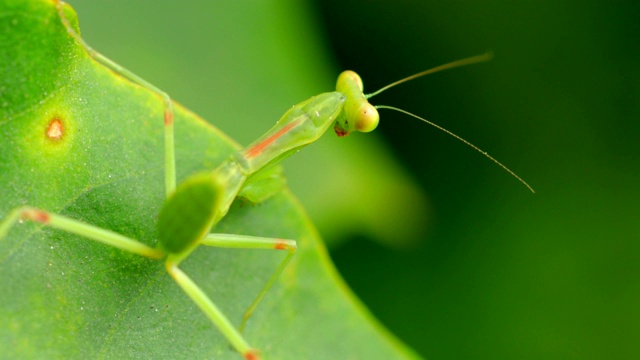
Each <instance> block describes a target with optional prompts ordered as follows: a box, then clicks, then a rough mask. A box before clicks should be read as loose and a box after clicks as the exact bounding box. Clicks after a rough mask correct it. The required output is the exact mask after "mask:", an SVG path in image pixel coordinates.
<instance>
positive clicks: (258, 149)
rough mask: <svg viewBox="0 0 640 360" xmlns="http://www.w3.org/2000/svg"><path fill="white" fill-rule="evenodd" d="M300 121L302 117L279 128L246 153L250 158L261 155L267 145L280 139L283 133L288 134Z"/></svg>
mask: <svg viewBox="0 0 640 360" xmlns="http://www.w3.org/2000/svg"><path fill="white" fill-rule="evenodd" d="M300 121H301V119H298V120H296V121H293V122H290V123H289V124H287V125H285V126H283V127H282V129H280V130H278V132H277V133H275V134H273V135H271V136H269V137H268V138H266V139H264V140H263V141H262V142H261V143H258V144H256V145H255V146H254V147H252V148H251V149H249V150H247V152H246V153H245V156H246V157H247V158H248V159H252V158H254V157H256V156H258V155H260V153H261V152H262V150H264V149H266V148H267V146H269V145H271V144H272V143H273V142H274V141H276V140H278V138H279V137H281V136H282V135H284V134H286V133H287V132H288V131H289V130H291V129H292V128H293V127H295V126H296V125H298V123H299V122H300Z"/></svg>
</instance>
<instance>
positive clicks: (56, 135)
mask: <svg viewBox="0 0 640 360" xmlns="http://www.w3.org/2000/svg"><path fill="white" fill-rule="evenodd" d="M45 134H46V135H47V137H48V138H49V139H51V140H55V141H58V140H60V139H62V135H64V126H63V125H62V121H60V119H58V118H54V119H53V120H51V122H50V123H49V126H47V131H46V132H45Z"/></svg>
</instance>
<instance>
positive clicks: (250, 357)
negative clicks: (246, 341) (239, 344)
mask: <svg viewBox="0 0 640 360" xmlns="http://www.w3.org/2000/svg"><path fill="white" fill-rule="evenodd" d="M244 358H245V359H246V360H260V355H258V353H257V352H256V351H255V350H249V351H247V352H246V353H244Z"/></svg>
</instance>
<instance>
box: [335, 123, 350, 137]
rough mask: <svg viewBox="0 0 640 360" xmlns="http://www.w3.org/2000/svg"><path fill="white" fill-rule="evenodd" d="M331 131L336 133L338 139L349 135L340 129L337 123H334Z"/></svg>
mask: <svg viewBox="0 0 640 360" xmlns="http://www.w3.org/2000/svg"><path fill="white" fill-rule="evenodd" d="M333 131H335V132H336V135H338V137H345V136H347V135H349V132H348V131H347V130H345V129H343V128H341V127H340V125H338V123H336V125H335V126H334V127H333Z"/></svg>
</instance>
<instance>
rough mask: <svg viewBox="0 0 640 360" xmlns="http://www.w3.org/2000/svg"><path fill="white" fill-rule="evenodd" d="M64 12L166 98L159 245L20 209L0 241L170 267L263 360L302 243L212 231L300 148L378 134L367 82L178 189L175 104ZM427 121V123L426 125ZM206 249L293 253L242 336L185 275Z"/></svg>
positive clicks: (298, 113)
mask: <svg viewBox="0 0 640 360" xmlns="http://www.w3.org/2000/svg"><path fill="white" fill-rule="evenodd" d="M65 6H66V4H64V3H63V2H62V1H58V2H56V7H57V11H58V14H59V18H60V21H61V22H62V23H63V24H64V26H65V28H66V30H67V32H68V33H69V36H70V37H71V38H72V39H74V41H76V42H77V43H79V44H80V45H82V47H83V48H84V49H85V50H86V51H87V52H88V53H89V54H90V55H91V56H92V57H93V58H94V59H96V60H97V61H98V62H100V63H102V64H104V65H105V66H107V67H109V68H111V69H112V70H114V71H115V72H116V73H118V74H120V75H122V76H124V77H126V78H129V79H130V80H131V81H133V82H135V83H138V84H140V85H142V86H143V87H145V88H147V89H149V90H151V91H153V92H156V93H158V94H159V95H160V96H162V98H163V99H164V106H165V108H164V157H165V163H164V175H165V193H166V196H167V198H166V201H165V202H164V204H163V205H162V207H161V210H160V212H159V214H158V219H157V229H158V238H157V245H156V246H155V247H150V246H148V245H146V244H144V243H142V242H139V241H137V240H136V239H133V238H130V237H126V236H123V235H120V234H119V233H116V232H113V231H111V230H108V229H103V228H100V227H97V226H93V225H90V224H87V223H85V222H81V221H78V220H75V219H72V218H69V217H65V216H62V215H59V214H56V213H53V212H50V211H47V210H46V209H40V208H34V207H31V206H29V205H28V204H26V205H24V206H21V207H18V208H15V209H14V210H12V211H10V212H9V213H8V214H7V215H6V216H4V217H3V219H2V221H1V222H0V240H2V239H3V238H5V237H6V236H7V234H8V233H9V232H10V231H11V229H12V228H13V227H14V226H15V224H16V223H19V222H20V221H23V220H28V221H31V222H36V223H40V224H42V225H44V226H48V227H51V228H56V229H59V230H62V231H65V232H69V233H73V234H77V235H80V236H82V237H84V238H87V239H91V240H94V241H97V242H100V243H103V244H106V245H109V246H111V247H115V248H118V249H121V250H123V251H125V252H129V253H133V254H136V255H140V256H143V257H147V258H150V259H156V260H164V264H165V267H166V270H167V272H168V274H169V275H170V276H171V277H172V278H173V279H174V280H175V282H176V283H177V284H178V285H179V286H180V288H181V289H182V290H183V291H184V292H185V293H186V294H187V296H188V297H190V298H191V299H192V300H193V302H194V303H195V304H196V305H197V306H198V307H199V308H200V309H201V310H202V312H203V313H204V314H205V315H206V316H207V317H208V318H209V319H210V320H211V322H212V323H213V324H214V325H215V327H216V328H217V329H218V330H219V331H220V332H221V333H222V334H223V335H224V336H225V337H226V339H228V341H229V343H230V344H231V345H232V346H233V348H234V349H235V350H236V351H237V352H238V353H240V354H241V355H242V356H243V357H244V358H245V359H258V358H259V357H260V355H259V353H258V351H257V350H256V349H254V348H253V347H252V346H250V345H249V343H248V342H247V341H246V340H245V339H244V337H243V335H242V329H243V328H244V326H245V324H246V323H247V320H248V319H249V318H250V316H251V314H252V313H253V312H254V310H255V309H256V307H257V305H258V304H259V303H260V301H261V300H262V298H263V297H264V296H265V294H267V292H268V290H269V289H270V288H271V287H272V285H273V284H274V282H275V281H276V279H278V277H279V276H280V274H281V272H282V271H283V269H284V268H285V267H286V266H287V264H288V263H289V261H290V260H291V258H292V257H293V256H294V254H295V251H296V248H297V244H296V241H294V240H288V239H277V238H263V237H252V236H244V235H235V234H218V233H211V231H212V229H215V226H216V224H217V223H218V222H219V221H220V220H221V219H222V218H224V217H225V215H226V214H227V212H228V211H229V208H230V206H231V204H232V202H233V201H234V199H235V198H237V197H243V198H245V199H247V200H249V201H251V202H261V201H263V200H265V199H267V198H269V197H271V196H272V195H274V194H275V193H277V192H278V191H280V189H281V188H282V185H283V182H282V178H281V177H280V175H279V174H278V173H277V171H276V170H277V168H276V167H274V166H273V165H275V164H277V163H278V162H280V161H282V160H283V159H284V158H286V157H288V156H290V155H292V154H293V153H295V152H296V151H298V150H299V149H301V148H302V147H304V146H306V145H308V144H311V143H313V142H314V141H316V140H317V139H318V138H320V137H321V136H322V135H323V134H325V133H326V131H327V130H329V128H331V127H333V128H334V130H335V132H336V133H337V134H338V135H339V136H345V135H347V134H349V133H351V132H353V131H361V132H368V131H372V130H374V129H375V127H376V125H377V123H378V120H379V115H378V111H377V109H376V107H374V106H373V105H371V104H370V103H369V102H368V100H367V99H368V98H369V97H371V96H372V95H369V96H367V95H364V94H363V92H362V89H363V85H362V80H361V79H360V77H359V76H358V75H357V74H355V73H353V72H344V73H343V74H341V75H340V77H339V79H338V84H337V87H336V91H335V92H329V93H324V94H320V95H317V96H315V97H312V98H310V99H308V100H306V101H303V102H301V103H299V104H297V105H295V106H294V107H292V108H291V109H290V110H289V111H287V113H285V114H284V115H283V117H282V118H281V119H280V120H279V121H278V122H277V123H276V125H275V126H274V127H273V128H272V129H271V130H269V131H268V132H267V133H265V134H264V135H263V136H262V137H260V138H259V139H257V140H256V141H255V142H253V143H252V144H250V145H249V146H247V147H246V148H245V149H244V150H241V151H239V152H237V153H235V154H233V155H231V156H230V157H229V158H228V159H226V160H225V161H223V162H222V163H221V164H219V165H218V166H217V167H215V168H214V169H212V170H211V171H209V172H205V173H197V174H194V175H192V176H190V177H188V178H187V179H186V180H184V181H182V182H181V183H180V184H177V182H176V164H175V163H176V162H175V147H174V142H175V141H174V121H173V103H172V101H171V99H170V98H169V96H167V95H166V94H165V93H163V92H162V91H160V90H158V89H157V88H155V87H154V86H153V85H151V84H149V83H148V82H146V81H145V80H143V79H141V78H139V77H138V76H136V75H135V74H132V73H131V72H129V71H128V70H126V69H124V68H122V67H120V66H119V65H117V64H115V63H114V62H112V61H111V60H109V59H108V58H106V57H104V56H103V55H101V54H99V53H97V52H95V51H94V50H93V49H92V48H91V47H89V46H88V45H87V44H86V43H84V41H83V40H82V38H81V37H80V36H79V35H78V34H77V33H76V32H75V30H74V28H73V27H72V26H71V25H70V24H69V21H68V19H67V18H66V16H65V12H64V9H65ZM489 58H490V55H480V56H476V57H472V58H468V59H465V60H461V61H458V62H454V63H450V64H447V65H445V66H443V67H439V68H436V69H432V70H429V71H426V72H423V73H420V74H416V75H414V76H412V77H410V78H407V79H404V80H401V81H400V82H404V81H408V80H410V79H412V78H415V77H418V76H423V75H426V74H428V73H431V72H434V71H437V70H442V69H444V68H452V67H456V66H462V65H467V64H471V63H475V62H480V61H486V60H488V59H489ZM400 82H397V83H400ZM397 83H396V84H397ZM392 85H394V84H392ZM374 94H375V93H374ZM378 108H381V107H378ZM158 120H159V119H158ZM423 121H426V120H424V119H423ZM159 122H160V121H158V123H159ZM443 130H444V129H443ZM445 131H446V130H445ZM64 132H65V129H64V126H63V124H62V122H60V121H59V120H58V121H57V122H56V121H53V122H52V123H51V124H50V126H49V127H48V128H47V129H46V131H45V134H46V136H47V137H49V138H51V139H55V138H60V137H61V136H62V134H63V133H64ZM454 136H455V135H454ZM463 141H464V140H463ZM469 145H470V144H469ZM471 146H473V145H471ZM474 148H475V147H474ZM476 149H477V148H476ZM494 161H495V160H494ZM498 164H499V163H498ZM500 165H501V164H500ZM514 176H515V175H514ZM200 245H206V246H212V247H223V248H244V249H275V250H283V251H285V252H286V253H287V255H286V256H285V258H284V259H283V260H282V262H281V263H280V265H279V266H278V267H277V269H276V270H275V271H274V273H273V274H272V275H271V277H270V278H269V280H268V281H267V283H266V285H265V286H264V288H263V289H262V290H261V291H260V292H259V293H258V294H257V296H256V298H255V300H254V301H253V302H252V303H251V305H250V306H249V308H248V309H247V311H246V312H245V315H244V317H243V319H242V322H241V325H240V327H239V329H236V327H235V326H234V325H233V323H232V322H231V321H230V320H229V319H228V318H227V317H226V316H225V315H224V313H223V312H222V311H221V310H219V309H218V307H217V306H216V304H215V303H213V302H212V301H211V300H210V298H209V296H208V295H207V294H205V293H204V292H203V291H202V290H201V289H200V287H199V286H198V285H197V284H196V283H195V282H194V281H193V280H192V279H191V278H190V277H189V276H188V275H187V274H186V273H185V272H183V271H182V270H181V268H180V264H181V263H182V261H183V260H184V259H186V258H187V257H189V256H190V255H191V253H192V252H193V251H194V250H195V249H196V248H197V247H198V246H200Z"/></svg>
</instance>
